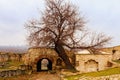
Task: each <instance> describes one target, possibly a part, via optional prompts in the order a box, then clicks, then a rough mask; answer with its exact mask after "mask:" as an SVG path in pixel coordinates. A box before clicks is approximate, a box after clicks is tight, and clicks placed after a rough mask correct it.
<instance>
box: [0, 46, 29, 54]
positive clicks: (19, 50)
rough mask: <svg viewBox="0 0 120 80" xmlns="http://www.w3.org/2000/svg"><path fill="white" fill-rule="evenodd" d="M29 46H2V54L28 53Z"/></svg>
mask: <svg viewBox="0 0 120 80" xmlns="http://www.w3.org/2000/svg"><path fill="white" fill-rule="evenodd" d="M27 49H28V47H27V46H0V52H13V53H26V52H27Z"/></svg>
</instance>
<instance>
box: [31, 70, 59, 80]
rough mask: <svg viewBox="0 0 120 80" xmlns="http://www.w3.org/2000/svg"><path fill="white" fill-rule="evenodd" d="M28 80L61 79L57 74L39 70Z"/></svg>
mask: <svg viewBox="0 0 120 80" xmlns="http://www.w3.org/2000/svg"><path fill="white" fill-rule="evenodd" d="M30 80H61V79H60V77H59V75H58V74H50V73H48V72H40V73H38V74H36V75H35V76H33V77H31V78H30Z"/></svg>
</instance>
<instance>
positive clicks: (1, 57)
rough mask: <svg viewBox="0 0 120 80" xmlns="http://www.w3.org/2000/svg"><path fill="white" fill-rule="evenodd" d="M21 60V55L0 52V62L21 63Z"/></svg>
mask: <svg viewBox="0 0 120 80" xmlns="http://www.w3.org/2000/svg"><path fill="white" fill-rule="evenodd" d="M21 60H22V54H19V53H5V52H0V62H6V61H21Z"/></svg>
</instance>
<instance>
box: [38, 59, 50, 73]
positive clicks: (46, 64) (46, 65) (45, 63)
mask: <svg viewBox="0 0 120 80" xmlns="http://www.w3.org/2000/svg"><path fill="white" fill-rule="evenodd" d="M48 70H52V61H51V60H49V59H48V58H42V59H40V60H39V61H38V62H37V72H40V71H48Z"/></svg>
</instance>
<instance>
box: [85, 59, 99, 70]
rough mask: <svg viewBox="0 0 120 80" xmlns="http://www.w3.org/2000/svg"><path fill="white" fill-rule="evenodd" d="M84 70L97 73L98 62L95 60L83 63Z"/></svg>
mask: <svg viewBox="0 0 120 80" xmlns="http://www.w3.org/2000/svg"><path fill="white" fill-rule="evenodd" d="M85 70H86V72H92V71H98V62H96V61H95V60H92V59H90V60H88V61H87V62H85Z"/></svg>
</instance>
